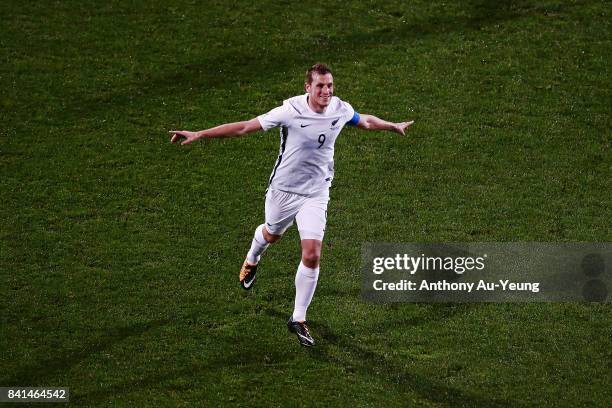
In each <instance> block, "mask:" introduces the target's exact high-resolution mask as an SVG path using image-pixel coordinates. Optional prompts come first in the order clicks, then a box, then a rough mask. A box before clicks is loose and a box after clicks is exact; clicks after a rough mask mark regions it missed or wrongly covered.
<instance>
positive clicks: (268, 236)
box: [261, 227, 282, 244]
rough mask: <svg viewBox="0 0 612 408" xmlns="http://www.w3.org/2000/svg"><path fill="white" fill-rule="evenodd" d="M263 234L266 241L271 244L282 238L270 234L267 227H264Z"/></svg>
mask: <svg viewBox="0 0 612 408" xmlns="http://www.w3.org/2000/svg"><path fill="white" fill-rule="evenodd" d="M261 232H262V233H263V236H264V239H265V240H266V241H267V242H269V243H270V244H273V243H275V242H276V241H278V240H279V239H281V237H282V235H276V234H270V233H269V232H268V230H267V229H266V227H264V228H263V230H262V231H261Z"/></svg>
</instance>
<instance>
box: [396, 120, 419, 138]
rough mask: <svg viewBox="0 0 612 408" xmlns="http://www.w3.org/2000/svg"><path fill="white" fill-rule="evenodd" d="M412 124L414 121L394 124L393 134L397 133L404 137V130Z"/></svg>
mask: <svg viewBox="0 0 612 408" xmlns="http://www.w3.org/2000/svg"><path fill="white" fill-rule="evenodd" d="M413 123H414V120H411V121H410V122H402V123H396V124H395V129H393V130H394V131H395V132H397V133H399V134H400V135H402V136H405V135H406V130H407V129H408V128H409V127H410V126H412V124H413Z"/></svg>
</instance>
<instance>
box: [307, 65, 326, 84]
mask: <svg viewBox="0 0 612 408" xmlns="http://www.w3.org/2000/svg"><path fill="white" fill-rule="evenodd" d="M315 73H316V74H319V75H325V74H331V73H332V71H331V69H330V68H329V67H328V66H327V65H325V64H322V63H320V62H317V63H316V64H314V65H313V66H312V67H310V68H308V71H306V83H307V84H312V80H313V78H312V76H313V74H315Z"/></svg>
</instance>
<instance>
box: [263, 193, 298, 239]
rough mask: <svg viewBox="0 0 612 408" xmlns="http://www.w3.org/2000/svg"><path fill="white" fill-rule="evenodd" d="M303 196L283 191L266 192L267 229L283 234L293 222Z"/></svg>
mask: <svg viewBox="0 0 612 408" xmlns="http://www.w3.org/2000/svg"><path fill="white" fill-rule="evenodd" d="M301 199H302V197H300V196H298V195H295V194H290V193H285V192H283V191H278V190H273V189H270V190H268V193H267V194H266V208H265V213H266V230H267V231H268V232H269V233H270V234H272V235H283V233H284V232H285V231H286V230H287V228H289V227H290V226H291V225H292V224H293V220H294V219H295V216H296V214H297V212H298V210H299V209H300V200H301Z"/></svg>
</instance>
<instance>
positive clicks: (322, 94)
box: [306, 73, 334, 110]
mask: <svg viewBox="0 0 612 408" xmlns="http://www.w3.org/2000/svg"><path fill="white" fill-rule="evenodd" d="M306 92H308V96H309V103H310V104H311V106H312V107H314V108H316V110H321V109H325V108H326V107H327V105H329V103H330V102H331V98H332V96H333V94H334V78H333V77H332V74H325V75H319V74H317V73H315V74H313V77H312V83H310V84H308V83H307V84H306Z"/></svg>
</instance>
